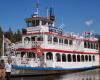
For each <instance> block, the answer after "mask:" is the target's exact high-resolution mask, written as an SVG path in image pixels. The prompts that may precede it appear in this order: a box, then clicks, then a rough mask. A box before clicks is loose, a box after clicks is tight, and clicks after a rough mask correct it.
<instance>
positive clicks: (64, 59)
mask: <svg viewBox="0 0 100 80" xmlns="http://www.w3.org/2000/svg"><path fill="white" fill-rule="evenodd" d="M62 62H66V54H62Z"/></svg>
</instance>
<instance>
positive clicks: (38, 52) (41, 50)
mask: <svg viewBox="0 0 100 80" xmlns="http://www.w3.org/2000/svg"><path fill="white" fill-rule="evenodd" d="M36 53H37V55H39V56H41V55H42V53H43V49H42V48H41V47H40V46H39V47H37V48H36Z"/></svg>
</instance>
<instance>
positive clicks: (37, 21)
mask: <svg viewBox="0 0 100 80" xmlns="http://www.w3.org/2000/svg"><path fill="white" fill-rule="evenodd" d="M39 22H40V21H39V20H33V21H32V25H33V27H35V26H39Z"/></svg>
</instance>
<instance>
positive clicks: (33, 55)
mask: <svg viewBox="0 0 100 80" xmlns="http://www.w3.org/2000/svg"><path fill="white" fill-rule="evenodd" d="M27 58H35V53H33V52H29V53H27Z"/></svg>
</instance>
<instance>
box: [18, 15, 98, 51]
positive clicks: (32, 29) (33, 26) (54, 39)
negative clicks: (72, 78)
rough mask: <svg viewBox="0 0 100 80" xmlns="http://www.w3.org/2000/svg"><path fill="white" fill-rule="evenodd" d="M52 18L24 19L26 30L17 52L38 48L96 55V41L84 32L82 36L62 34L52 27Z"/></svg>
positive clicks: (33, 17) (61, 31)
mask: <svg viewBox="0 0 100 80" xmlns="http://www.w3.org/2000/svg"><path fill="white" fill-rule="evenodd" d="M54 22H55V19H54V16H52V18H46V17H39V16H37V15H34V16H32V17H31V18H27V19H26V24H27V28H26V29H23V30H22V33H23V36H22V43H19V44H17V45H16V46H17V47H16V49H18V50H21V49H22V50H32V49H35V48H36V47H38V46H40V47H41V48H42V49H44V50H47V51H50V50H51V51H55V52H58V51H60V52H69V53H70V52H77V53H84V52H85V53H98V39H97V38H94V37H92V36H91V33H89V32H85V33H84V36H79V35H75V34H72V33H67V34H64V33H63V30H62V29H60V28H57V27H55V26H54Z"/></svg>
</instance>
